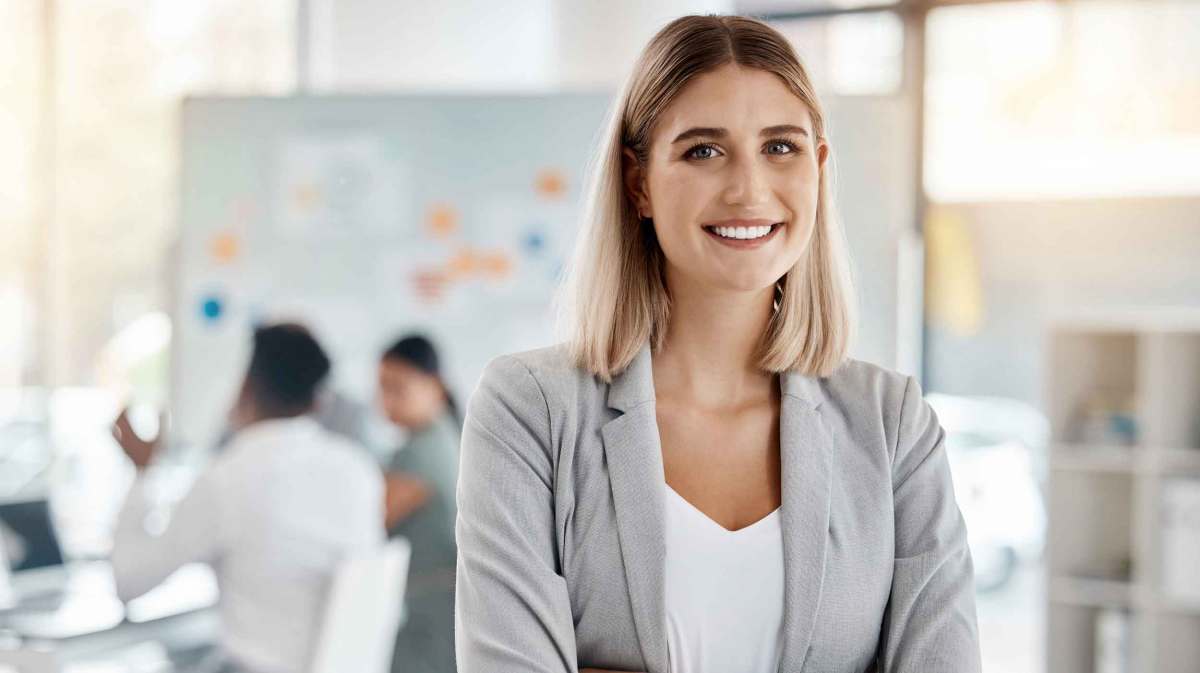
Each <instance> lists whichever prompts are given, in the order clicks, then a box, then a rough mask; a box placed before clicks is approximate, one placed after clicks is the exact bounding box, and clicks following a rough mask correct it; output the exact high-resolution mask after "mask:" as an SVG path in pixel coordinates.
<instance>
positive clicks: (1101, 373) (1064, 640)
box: [1044, 310, 1200, 673]
mask: <svg viewBox="0 0 1200 673" xmlns="http://www.w3.org/2000/svg"><path fill="white" fill-rule="evenodd" d="M1045 345H1046V351H1045V357H1046V366H1045V381H1044V386H1045V387H1044V392H1045V409H1046V412H1047V415H1048V416H1049V419H1050V425H1051V436H1052V437H1053V438H1054V439H1053V441H1052V444H1051V446H1050V448H1049V452H1048V455H1047V466H1048V468H1049V475H1048V483H1047V489H1046V501H1047V536H1046V558H1047V564H1046V573H1047V574H1046V589H1047V591H1046V593H1047V599H1048V600H1047V610H1048V611H1047V619H1048V624H1047V628H1048V631H1047V652H1046V655H1047V659H1046V662H1047V668H1046V670H1047V671H1052V672H1053V673H1091V672H1092V671H1095V670H1096V664H1097V662H1096V660H1095V658H1096V645H1097V624H1098V622H1097V620H1098V619H1099V617H1100V616H1101V615H1104V614H1106V613H1107V612H1108V611H1109V610H1113V609H1116V610H1121V611H1127V612H1128V613H1129V617H1130V621H1129V627H1130V640H1129V642H1128V648H1129V649H1128V651H1129V656H1130V670H1137V671H1154V672H1155V673H1183V672H1184V671H1195V670H1197V669H1196V664H1195V662H1196V661H1197V660H1200V638H1197V637H1196V636H1195V634H1197V633H1200V600H1198V599H1197V598H1193V597H1191V594H1190V593H1188V592H1186V591H1184V590H1183V589H1180V590H1179V592H1178V593H1174V591H1173V590H1172V593H1171V594H1168V593H1167V591H1168V589H1169V588H1170V587H1168V583H1169V582H1171V581H1172V578H1174V586H1181V585H1180V582H1181V580H1180V578H1187V577H1190V574H1189V573H1190V572H1191V570H1190V568H1189V566H1188V563H1189V562H1190V561H1189V560H1190V559H1191V558H1193V556H1194V555H1195V554H1196V553H1197V552H1196V548H1195V547H1194V546H1192V544H1191V543H1192V542H1193V541H1194V537H1192V536H1191V532H1190V531H1191V529H1192V528H1193V525H1192V524H1190V523H1187V522H1191V521H1194V520H1195V519H1196V517H1200V498H1198V497H1192V498H1191V499H1188V498H1182V499H1180V498H1174V499H1171V498H1170V494H1172V493H1178V491H1174V490H1172V489H1173V488H1174V485H1173V483H1172V482H1174V481H1175V480H1189V479H1190V480H1196V481H1198V482H1200V311H1195V310H1193V311H1189V312H1174V311H1165V310H1164V311H1153V312H1128V313H1108V314H1097V315H1080V316H1076V317H1075V318H1074V319H1069V320H1062V321H1058V322H1057V323H1055V324H1053V325H1052V326H1051V328H1050V330H1049V332H1048V333H1047V338H1046V341H1045ZM1126 442H1129V443H1126ZM1190 447H1196V448H1190ZM1181 497H1182V496H1181ZM1169 503H1174V504H1173V505H1171V507H1173V509H1171V510H1170V511H1171V512H1175V515H1174V516H1175V517H1176V518H1175V519H1172V520H1173V521H1176V522H1177V523H1176V525H1177V526H1178V527H1179V528H1178V530H1179V531H1181V532H1171V531H1170V530H1168V523H1169V522H1168V521H1167V519H1165V518H1164V517H1165V516H1166V513H1167V511H1168V510H1167V509H1166V508H1167V507H1168V505H1169ZM1180 512H1183V513H1182V514H1181V513H1180ZM1194 527H1195V528H1197V530H1200V523H1197V524H1195V526H1194ZM1197 534H1200V532H1198V533H1197ZM1174 559H1180V560H1179V562H1176V563H1173V564H1172V563H1169V562H1171V561H1173V560H1174ZM1184 588H1187V587H1184Z"/></svg>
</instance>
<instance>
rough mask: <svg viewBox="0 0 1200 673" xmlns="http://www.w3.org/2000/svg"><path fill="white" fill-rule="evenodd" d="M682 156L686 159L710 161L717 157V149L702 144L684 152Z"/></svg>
mask: <svg viewBox="0 0 1200 673" xmlns="http://www.w3.org/2000/svg"><path fill="white" fill-rule="evenodd" d="M683 156H684V157H685V158H687V159H701V160H703V159H712V158H713V157H715V156H717V148H716V147H715V146H713V145H709V144H707V143H702V144H700V145H696V146H695V147H692V148H691V149H689V150H688V151H687V152H684V153H683Z"/></svg>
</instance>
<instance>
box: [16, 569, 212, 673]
mask: <svg viewBox="0 0 1200 673" xmlns="http://www.w3.org/2000/svg"><path fill="white" fill-rule="evenodd" d="M215 601H216V583H215V579H214V578H213V577H212V573H211V571H210V570H208V568H207V567H203V566H200V567H197V566H188V567H186V568H182V569H180V571H179V572H178V573H176V574H175V575H172V577H171V578H169V579H168V580H167V581H166V582H164V583H163V585H161V586H160V587H159V588H157V589H155V590H154V591H151V592H150V593H148V594H146V595H145V596H143V597H141V598H139V599H137V600H136V601H131V602H130V603H129V605H128V606H122V605H121V603H120V601H118V600H117V599H116V594H115V591H114V590H113V586H112V573H111V570H110V569H108V567H107V565H106V564H102V563H91V564H84V565H80V566H73V567H72V568H71V572H70V580H69V581H68V582H67V585H66V587H65V589H64V591H63V594H62V600H61V602H60V603H59V604H58V606H57V607H55V608H53V609H46V607H45V606H44V605H42V606H38V605H36V601H26V602H25V603H22V604H19V605H18V606H17V607H16V608H14V609H10V610H6V611H3V612H0V673H12V671H14V670H15V672H16V673H60V672H64V673H66V672H69V671H71V670H72V669H73V668H77V666H75V665H82V664H86V663H100V662H108V661H112V660H113V658H114V657H115V658H116V661H115V662H113V665H112V666H105V667H104V668H103V670H105V671H119V670H122V669H121V667H120V665H119V662H120V660H121V658H122V657H125V656H126V655H127V654H128V653H129V651H133V652H134V654H133V655H131V656H135V657H137V656H141V657H142V658H143V659H144V658H145V657H147V656H152V655H153V650H152V649H143V651H142V652H141V654H138V652H137V651H136V647H137V646H138V645H140V644H157V645H158V646H159V647H158V648H157V651H160V652H161V653H162V655H161V656H160V659H163V660H164V661H163V663H166V659H167V656H168V655H169V654H171V653H173V652H182V651H188V650H196V649H199V648H202V647H204V646H207V645H211V644H212V643H214V642H215V641H216V636H217V627H218V622H219V620H218V616H217V614H216V609H215V607H213V606H214V605H215ZM131 648H133V650H131ZM80 667H82V666H80ZM6 668H7V669H8V670H6ZM134 668H137V670H146V668H145V667H142V666H138V667H133V666H131V667H130V668H129V670H133V669H134ZM86 669H87V670H99V668H98V667H94V666H87V667H86Z"/></svg>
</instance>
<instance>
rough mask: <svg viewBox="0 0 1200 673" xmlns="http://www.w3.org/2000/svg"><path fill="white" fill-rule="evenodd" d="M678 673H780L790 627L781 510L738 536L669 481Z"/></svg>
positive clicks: (669, 602) (672, 644)
mask: <svg viewBox="0 0 1200 673" xmlns="http://www.w3.org/2000/svg"><path fill="white" fill-rule="evenodd" d="M663 488H664V489H665V490H666V524H667V559H666V608H667V610H666V612H667V654H668V658H669V661H670V666H671V669H670V670H671V673H776V671H777V670H778V667H779V654H780V646H781V643H782V642H783V641H782V638H781V637H780V636H781V630H782V627H783V532H782V528H781V526H780V521H779V517H780V511H779V509H778V508H776V509H775V511H773V512H771V513H770V514H768V515H766V516H765V517H763V518H761V519H759V520H758V521H756V522H754V523H752V524H750V525H749V526H746V527H745V528H740V529H738V530H736V531H731V530H729V529H727V528H725V527H723V526H721V525H720V524H718V523H717V522H716V521H713V520H712V519H710V518H709V517H708V515H706V514H704V513H703V512H701V511H700V510H698V509H696V507H695V506H694V505H692V504H691V503H690V502H688V501H687V500H684V498H683V496H681V495H679V494H678V493H676V492H675V489H673V488H671V487H670V486H669V485H668V484H667V483H666V482H665V481H664V482H663Z"/></svg>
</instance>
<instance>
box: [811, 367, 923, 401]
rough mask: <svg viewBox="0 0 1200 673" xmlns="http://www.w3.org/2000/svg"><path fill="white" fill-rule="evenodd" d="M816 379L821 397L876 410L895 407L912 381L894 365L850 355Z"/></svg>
mask: <svg viewBox="0 0 1200 673" xmlns="http://www.w3.org/2000/svg"><path fill="white" fill-rule="evenodd" d="M819 381H820V387H821V391H822V393H823V395H824V397H825V398H827V399H828V400H831V401H833V402H834V403H835V404H838V405H843V406H850V407H854V408H860V409H861V408H863V407H878V408H879V409H880V410H886V409H893V410H894V409H897V408H899V406H900V405H901V403H902V401H903V399H904V394H905V392H906V390H907V389H908V388H909V386H910V385H912V384H913V383H914V382H915V381H914V379H913V378H912V377H911V376H908V375H906V374H901V373H900V372H898V371H896V370H894V369H888V368H887V367H882V366H880V365H877V364H875V363H873V362H866V361H865V360H856V359H854V358H847V359H846V361H845V362H843V363H842V364H841V366H840V367H838V368H837V369H836V370H834V371H833V373H832V374H830V375H829V376H827V377H824V378H822V379H819Z"/></svg>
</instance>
